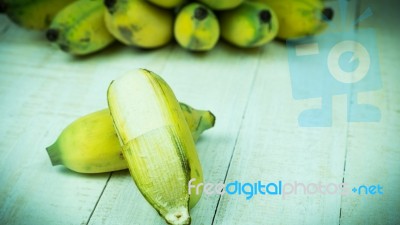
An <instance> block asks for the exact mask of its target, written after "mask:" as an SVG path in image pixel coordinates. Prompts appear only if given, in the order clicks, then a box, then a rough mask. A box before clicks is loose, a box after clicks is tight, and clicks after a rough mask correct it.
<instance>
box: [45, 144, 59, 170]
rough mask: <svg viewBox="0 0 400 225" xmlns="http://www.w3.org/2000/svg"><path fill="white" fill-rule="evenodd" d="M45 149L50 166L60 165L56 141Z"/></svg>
mask: <svg viewBox="0 0 400 225" xmlns="http://www.w3.org/2000/svg"><path fill="white" fill-rule="evenodd" d="M46 151H47V154H48V155H49V158H50V161H51V165H52V166H57V165H61V157H60V152H59V149H58V146H57V142H56V143H54V144H52V145H50V146H49V147H47V148H46Z"/></svg>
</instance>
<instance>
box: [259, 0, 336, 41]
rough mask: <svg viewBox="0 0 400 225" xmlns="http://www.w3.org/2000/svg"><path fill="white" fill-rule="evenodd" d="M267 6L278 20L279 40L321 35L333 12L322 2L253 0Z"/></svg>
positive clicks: (307, 0)
mask: <svg viewBox="0 0 400 225" xmlns="http://www.w3.org/2000/svg"><path fill="white" fill-rule="evenodd" d="M255 1H259V2H263V3H265V4H267V5H269V6H270V7H271V8H272V9H273V10H274V11H275V13H276V14H277V16H278V19H279V32H278V35H277V37H278V38H280V39H299V38H303V37H306V36H310V35H314V34H318V33H321V32H322V31H323V30H325V29H326V27H327V22H328V21H330V20H332V18H333V14H334V11H333V10H332V9H331V8H324V2H323V0H302V1H298V0H279V1H277V0H255Z"/></svg>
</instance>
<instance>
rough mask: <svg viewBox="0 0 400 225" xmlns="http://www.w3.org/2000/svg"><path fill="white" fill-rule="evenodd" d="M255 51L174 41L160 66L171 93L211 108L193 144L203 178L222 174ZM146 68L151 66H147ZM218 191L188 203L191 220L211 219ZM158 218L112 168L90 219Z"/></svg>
mask: <svg viewBox="0 0 400 225" xmlns="http://www.w3.org/2000/svg"><path fill="white" fill-rule="evenodd" d="M259 54H260V51H257V50H255V51H242V50H240V49H236V48H233V47H230V46H228V45H225V44H222V43H221V44H219V45H218V46H217V48H216V49H214V50H213V51H212V52H210V53H206V54H194V53H190V52H187V51H185V50H183V49H181V48H180V47H178V46H176V47H175V48H174V51H173V53H172V54H171V56H170V57H169V61H168V64H166V66H165V68H164V69H162V70H155V71H156V72H158V73H159V74H161V75H162V76H163V77H164V78H165V80H166V81H167V82H168V83H169V84H170V85H171V87H172V88H173V90H174V92H175V94H176V95H177V98H178V99H180V100H181V101H183V102H186V103H188V104H190V105H192V106H193V107H196V108H200V109H208V110H211V111H212V112H213V113H214V114H215V115H216V117H217V120H216V125H215V127H214V128H213V129H211V130H210V131H207V132H206V133H205V134H204V135H203V137H202V138H201V139H200V140H199V142H198V144H197V148H198V153H199V157H200V161H201V163H202V167H203V172H204V179H205V180H206V181H208V182H215V181H221V180H223V179H224V177H225V174H226V171H227V168H228V164H229V160H230V157H231V155H232V151H233V149H234V146H235V142H236V137H237V134H238V130H239V128H240V123H241V120H242V116H243V112H244V109H245V106H246V103H247V99H248V95H249V93H250V90H251V86H252V82H253V77H254V74H255V69H256V67H257V65H258V63H259V60H258V58H259ZM150 69H152V68H151V67H150ZM217 202H218V196H203V197H202V199H201V200H200V202H199V203H198V205H197V206H196V207H195V208H194V209H192V211H191V215H192V218H193V219H192V223H193V224H211V223H212V220H213V216H214V213H215V208H216V205H217ZM132 221H134V223H135V224H164V223H165V222H164V221H163V220H162V219H161V218H160V217H159V216H158V214H157V213H156V212H155V210H154V209H152V208H151V206H150V205H149V204H148V203H147V202H146V201H145V199H144V198H143V197H142V196H141V195H140V194H138V190H137V189H136V187H135V186H134V183H133V181H132V180H131V178H130V177H129V176H128V173H126V172H121V173H116V174H113V176H112V178H111V179H110V181H109V183H108V185H107V188H106V190H105V192H104V194H103V196H102V198H101V199H100V201H99V204H98V205H97V208H96V210H95V212H94V214H93V216H92V218H91V220H90V224H126V223H132Z"/></svg>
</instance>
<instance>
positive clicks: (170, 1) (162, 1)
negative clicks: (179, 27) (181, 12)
mask: <svg viewBox="0 0 400 225" xmlns="http://www.w3.org/2000/svg"><path fill="white" fill-rule="evenodd" d="M147 1H149V2H151V3H153V4H154V5H157V6H160V7H163V8H174V7H178V6H180V5H181V4H183V2H184V1H185V0H147Z"/></svg>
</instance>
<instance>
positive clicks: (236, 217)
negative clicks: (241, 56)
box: [214, 3, 355, 224]
mask: <svg viewBox="0 0 400 225" xmlns="http://www.w3.org/2000/svg"><path fill="white" fill-rule="evenodd" d="M333 6H334V8H335V11H337V10H338V6H337V5H333ZM354 7H355V4H354V3H352V5H351V7H350V9H353V10H354ZM352 15H353V16H354V13H353V14H352V13H350V16H352ZM337 24H338V21H335V22H334V25H337ZM336 29H337V26H336V27H333V29H332V30H331V32H334V31H335V30H336ZM315 40H316V42H318V41H319V38H318V37H317V38H315ZM287 60H288V52H287V48H286V46H285V45H283V44H278V43H272V44H270V45H268V46H266V48H265V49H264V53H263V54H262V63H261V64H260V67H259V69H258V71H257V75H256V81H255V86H254V89H253V92H252V94H251V96H250V101H249V106H248V108H247V110H246V113H245V118H244V121H243V125H242V129H241V130H240V135H239V138H238V142H237V145H236V147H235V154H234V157H233V159H232V162H231V166H230V169H229V173H228V177H227V180H226V181H225V183H230V182H235V181H239V182H242V184H243V183H246V182H248V183H255V182H257V181H261V182H263V183H264V184H266V183H269V182H273V183H279V181H282V183H283V188H285V184H286V187H287V188H288V189H287V190H289V188H290V187H294V186H296V182H297V184H298V185H297V187H298V189H297V190H298V193H297V194H295V193H293V194H291V195H289V196H287V197H284V196H282V195H262V194H258V195H255V196H254V197H252V198H251V199H250V200H246V195H244V194H243V193H242V194H241V195H227V194H225V195H223V196H222V198H221V201H220V204H219V205H218V209H217V213H216V217H215V220H214V224H338V223H339V216H340V204H341V196H340V191H339V190H338V191H335V188H333V187H334V185H336V187H338V186H340V185H341V183H342V180H343V167H344V158H345V150H346V145H347V130H348V127H347V122H346V120H347V118H346V116H347V115H346V104H347V103H346V101H347V100H346V98H345V97H344V96H334V97H333V102H332V126H328V127H323V128H318V127H300V126H299V124H298V121H297V118H298V116H299V114H300V113H301V112H302V111H303V110H306V109H310V108H314V107H321V98H317V97H315V98H314V99H303V100H295V99H294V97H293V95H292V93H293V91H294V90H293V86H292V84H291V76H290V71H289V69H288V66H289V63H290V62H288V61H287ZM325 64H326V63H325V61H309V62H305V64H304V65H302V67H303V68H308V70H309V72H310V73H318V72H319V71H320V70H319V68H320V67H321V66H325ZM320 65H321V66H320ZM292 72H293V71H292ZM304 79H307V77H304ZM310 82H311V83H313V82H314V81H310ZM315 85H320V84H318V83H316V84H315ZM304 91H305V92H307V90H304ZM311 91H312V90H310V92H311ZM299 183H301V184H304V185H305V186H306V187H310V189H307V191H304V189H303V188H302V185H301V184H299ZM314 184H316V185H319V184H321V185H324V186H325V188H323V189H322V190H321V191H322V192H324V193H316V194H312V193H305V192H308V191H310V192H314V189H313V187H315V185H314ZM290 185H292V186H290ZM308 185H310V186H308ZM327 186H329V187H330V188H329V190H330V192H331V193H330V194H329V193H327V190H324V189H326V187H327Z"/></svg>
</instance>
